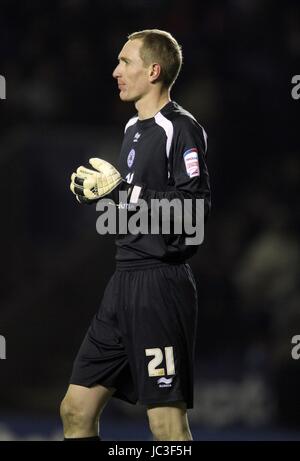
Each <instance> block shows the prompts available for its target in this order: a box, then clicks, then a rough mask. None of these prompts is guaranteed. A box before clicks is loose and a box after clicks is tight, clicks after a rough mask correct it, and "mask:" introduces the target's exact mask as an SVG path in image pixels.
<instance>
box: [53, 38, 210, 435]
mask: <svg viewBox="0 0 300 461" xmlns="http://www.w3.org/2000/svg"><path fill="white" fill-rule="evenodd" d="M118 61H119V62H118V65H117V67H116V68H115V70H114V72H113V77H114V78H115V79H116V80H117V83H118V88H119V91H120V99H121V100H122V101H129V102H133V103H134V105H135V108H136V111H137V113H136V115H135V116H134V117H132V118H131V119H130V120H129V121H128V123H127V124H126V126H125V133H124V140H123V143H122V147H121V152H120V157H119V163H118V165H116V168H115V167H114V166H113V165H111V164H110V163H108V162H106V161H104V160H103V159H99V158H91V159H90V161H89V163H90V165H89V166H81V167H79V168H78V169H77V170H76V172H74V173H73V174H72V176H71V191H72V192H73V193H74V194H75V196H76V199H77V200H78V201H79V202H80V203H94V202H95V201H97V200H98V199H101V198H102V197H105V198H106V197H110V198H113V200H114V201H115V203H116V204H118V203H119V201H118V200H119V199H118V197H119V193H120V192H122V196H124V194H125V197H126V202H127V204H128V205H130V204H132V205H133V206H135V205H137V204H138V203H139V201H140V200H141V199H143V200H144V201H145V202H146V203H147V205H148V207H149V208H150V209H151V205H152V199H159V200H161V199H167V200H168V201H171V200H173V199H177V200H179V201H180V203H183V202H184V200H185V199H193V200H194V199H197V198H200V199H204V211H205V217H207V216H208V213H209V210H210V186H209V176H208V170H207V166H206V150H207V144H206V134H205V131H204V129H203V128H202V127H201V125H199V123H198V122H197V121H196V120H195V118H194V117H193V116H192V115H191V114H190V113H189V112H187V111H186V110H184V109H183V108H182V107H180V106H179V105H178V104H177V103H176V102H174V101H172V100H171V98H170V90H171V87H172V85H173V84H174V82H175V80H176V78H177V76H178V73H179V71H180V69H181V65H182V53H181V48H180V46H179V45H178V43H177V41H176V40H175V39H174V38H173V37H172V36H171V34H169V33H168V32H164V31H160V30H157V29H153V30H145V31H141V32H135V33H133V34H131V35H129V37H128V41H127V42H126V43H125V45H124V46H123V48H122V50H121V52H120V54H119V56H118ZM125 192H126V193H125ZM193 203H194V202H193ZM116 247H117V251H116V271H115V273H114V274H113V276H112V277H111V279H110V281H109V283H108V285H107V287H106V289H105V292H104V295H103V299H102V302H101V305H100V308H99V310H98V312H97V313H96V315H95V316H94V318H93V320H92V323H91V325H90V327H89V329H88V331H87V333H86V336H85V338H84V340H83V343H82V345H81V347H80V349H79V352H78V354H77V357H76V359H75V362H74V366H73V371H72V375H71V379H70V385H69V388H68V391H67V393H66V396H65V397H64V399H63V401H62V404H61V417H62V421H63V426H64V436H65V440H68V441H76V440H87V441H93V440H95V441H96V440H100V436H99V421H100V415H101V412H102V410H103V408H104V406H105V405H106V403H107V402H108V401H109V400H110V398H111V397H116V398H119V399H122V400H124V401H126V402H129V403H132V404H135V403H137V402H139V403H140V404H141V405H144V406H145V408H146V411H147V416H148V421H149V427H150V430H151V432H152V434H153V437H154V439H156V440H170V441H175V440H192V435H191V432H190V428H189V423H188V417H187V410H188V409H189V408H192V407H193V365H194V347H195V335H196V324H197V291H196V286H195V280H194V277H193V274H192V271H191V268H190V266H189V265H188V264H187V262H186V261H187V259H188V258H190V257H191V256H192V255H193V254H195V252H196V251H197V246H196V245H187V243H186V239H185V235H184V233H182V234H175V233H172V234H171V233H170V234H169V235H165V234H162V233H160V234H151V233H149V234H144V233H143V234H141V233H135V234H133V233H127V234H125V235H118V236H117V238H116Z"/></svg>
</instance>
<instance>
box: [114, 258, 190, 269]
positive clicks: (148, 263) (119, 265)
mask: <svg viewBox="0 0 300 461" xmlns="http://www.w3.org/2000/svg"><path fill="white" fill-rule="evenodd" d="M182 264H186V261H181V262H168V263H167V262H164V261H158V260H157V259H156V260H155V259H154V260H153V259H142V260H141V261H138V260H136V261H116V270H124V271H128V270H138V269H152V268H155V267H170V266H180V265H182Z"/></svg>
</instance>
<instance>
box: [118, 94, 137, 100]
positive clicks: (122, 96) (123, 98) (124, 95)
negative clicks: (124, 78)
mask: <svg viewBox="0 0 300 461" xmlns="http://www.w3.org/2000/svg"><path fill="white" fill-rule="evenodd" d="M120 99H121V101H124V102H135V101H136V99H135V98H132V97H130V96H128V95H127V94H122V93H120Z"/></svg>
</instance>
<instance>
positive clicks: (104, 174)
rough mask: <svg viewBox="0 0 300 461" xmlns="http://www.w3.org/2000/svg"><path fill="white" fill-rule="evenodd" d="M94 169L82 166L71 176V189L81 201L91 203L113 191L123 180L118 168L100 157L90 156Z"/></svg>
mask: <svg viewBox="0 0 300 461" xmlns="http://www.w3.org/2000/svg"><path fill="white" fill-rule="evenodd" d="M89 163H90V165H91V166H92V167H93V168H94V170H92V169H89V168H86V167H84V166H80V167H79V168H77V170H76V173H73V174H72V176H71V185H70V189H71V191H72V192H73V194H75V195H76V198H77V200H78V202H79V203H91V202H93V201H94V200H98V199H99V198H101V197H104V196H105V195H107V194H109V193H110V192H111V191H113V190H114V189H115V188H116V187H117V186H118V185H119V184H120V183H121V182H122V181H123V179H122V177H121V175H120V173H119V172H118V170H116V168H115V167H114V166H113V165H111V164H110V163H108V162H106V161H105V160H102V159H100V158H90V159H89Z"/></svg>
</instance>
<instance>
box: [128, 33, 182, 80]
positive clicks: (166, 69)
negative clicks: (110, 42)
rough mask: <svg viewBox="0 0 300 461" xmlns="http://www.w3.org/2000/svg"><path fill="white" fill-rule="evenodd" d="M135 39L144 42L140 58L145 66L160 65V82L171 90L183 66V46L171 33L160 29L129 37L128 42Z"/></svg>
mask: <svg viewBox="0 0 300 461" xmlns="http://www.w3.org/2000/svg"><path fill="white" fill-rule="evenodd" d="M135 39H141V40H142V41H143V44H142V46H141V49H140V56H141V59H142V60H143V62H144V64H145V65H146V66H148V65H150V64H151V63H152V62H157V63H158V64H160V66H161V74H160V76H159V79H158V80H160V81H162V82H163V85H164V86H166V87H167V88H171V86H172V85H173V84H174V82H175V80H176V78H177V76H178V74H179V72H180V69H181V66H182V51H181V46H180V45H179V44H178V43H177V41H176V40H175V38H174V37H173V36H172V35H171V34H170V33H169V32H165V31H164V30H159V29H146V30H141V31H139V32H134V33H132V34H130V35H128V40H135Z"/></svg>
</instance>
